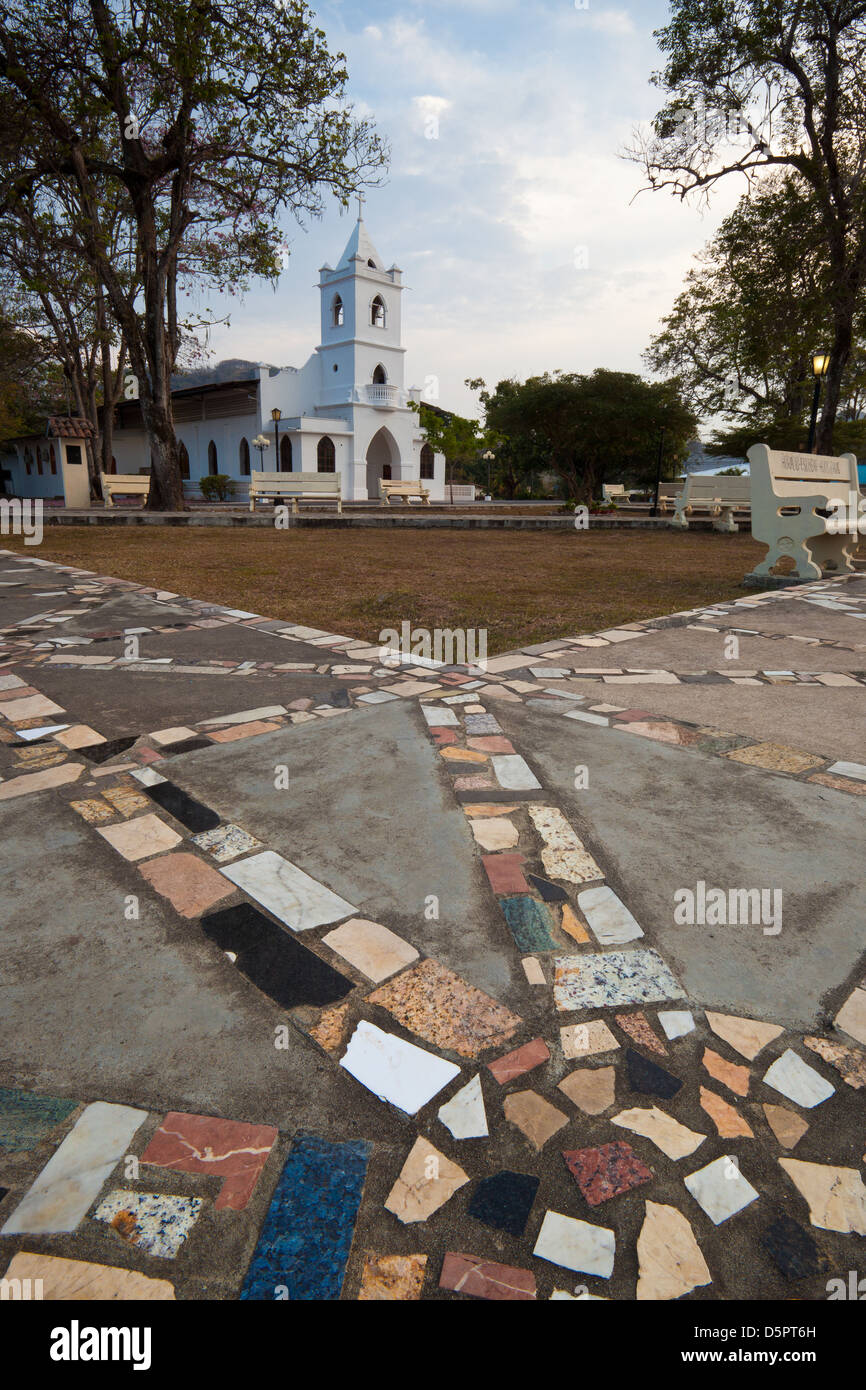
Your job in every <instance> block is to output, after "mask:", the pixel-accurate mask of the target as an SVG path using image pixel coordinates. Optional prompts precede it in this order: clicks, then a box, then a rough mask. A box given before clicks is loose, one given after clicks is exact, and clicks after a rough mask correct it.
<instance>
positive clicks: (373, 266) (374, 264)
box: [367, 260, 376, 270]
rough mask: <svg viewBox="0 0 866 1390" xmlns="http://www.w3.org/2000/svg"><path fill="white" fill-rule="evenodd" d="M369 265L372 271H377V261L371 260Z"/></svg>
mask: <svg viewBox="0 0 866 1390" xmlns="http://www.w3.org/2000/svg"><path fill="white" fill-rule="evenodd" d="M367 264H368V266H369V267H370V269H371V270H375V269H376V262H375V261H373V260H370V261H368V262H367Z"/></svg>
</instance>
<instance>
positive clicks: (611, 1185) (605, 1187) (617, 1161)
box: [562, 1140, 654, 1207]
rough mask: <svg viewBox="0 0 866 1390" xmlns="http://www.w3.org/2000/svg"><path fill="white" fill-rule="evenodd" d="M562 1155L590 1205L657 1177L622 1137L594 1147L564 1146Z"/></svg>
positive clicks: (594, 1205)
mask: <svg viewBox="0 0 866 1390" xmlns="http://www.w3.org/2000/svg"><path fill="white" fill-rule="evenodd" d="M562 1156H563V1158H564V1159H565V1166H566V1167H567V1168H568V1170H569V1172H570V1173H571V1174H572V1176H573V1177H574V1180H575V1182H576V1183H577V1185H578V1187H579V1188H580V1190H581V1192H582V1194H583V1196H584V1199H585V1200H586V1201H587V1202H588V1203H589V1205H590V1206H591V1207H598V1206H601V1204H602V1203H603V1202H609V1201H611V1200H612V1199H613V1198H614V1197H621V1196H622V1194H623V1193H624V1192H630V1191H631V1190H632V1188H634V1187H641V1186H642V1185H643V1184H644V1183H647V1182H651V1181H652V1179H653V1176H654V1175H653V1171H652V1169H651V1168H648V1167H647V1165H646V1164H645V1163H644V1162H643V1160H642V1159H641V1158H639V1157H638V1155H637V1154H636V1153H635V1151H634V1149H633V1148H632V1146H631V1144H626V1143H625V1142H624V1141H622V1140H619V1141H617V1142H616V1143H613V1144H599V1145H598V1147H597V1148H591V1149H564V1150H563V1154H562Z"/></svg>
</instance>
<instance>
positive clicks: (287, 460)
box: [280, 434, 292, 473]
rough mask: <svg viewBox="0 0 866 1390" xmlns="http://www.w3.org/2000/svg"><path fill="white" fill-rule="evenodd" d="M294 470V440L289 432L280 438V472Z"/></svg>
mask: <svg viewBox="0 0 866 1390" xmlns="http://www.w3.org/2000/svg"><path fill="white" fill-rule="evenodd" d="M291 471H292V441H291V439H289V436H288V435H287V434H284V435H283V437H282V439H281V440H280V472H281V473H291Z"/></svg>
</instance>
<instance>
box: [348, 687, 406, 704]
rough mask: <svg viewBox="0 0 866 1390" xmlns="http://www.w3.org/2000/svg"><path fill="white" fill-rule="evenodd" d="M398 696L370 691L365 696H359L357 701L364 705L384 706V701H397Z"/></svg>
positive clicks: (380, 691)
mask: <svg viewBox="0 0 866 1390" xmlns="http://www.w3.org/2000/svg"><path fill="white" fill-rule="evenodd" d="M399 698H400V696H399V695H389V694H388V692H387V690H371V691H370V692H369V694H367V695H359V696H358V700H359V701H360V703H361V704H364V705H384V704H385V702H386V700H399Z"/></svg>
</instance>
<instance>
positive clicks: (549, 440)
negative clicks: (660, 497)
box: [485, 367, 697, 503]
mask: <svg viewBox="0 0 866 1390" xmlns="http://www.w3.org/2000/svg"><path fill="white" fill-rule="evenodd" d="M485 408H486V423H487V427H488V429H490V430H492V431H493V432H495V433H496V434H498V435H502V436H504V437H505V438H507V439H509V440H510V441H512V443H513V444H515V445H517V446H519V445H521V444H524V445H525V448H526V450H527V453H528V455H529V456H530V457H532V458H533V460H534V461H537V460H542V459H543V465H542V466H543V467H544V468H545V469H546V470H548V471H550V472H553V473H555V474H556V475H557V476H558V477H559V478H560V479H561V481H562V484H563V487H564V490H565V494H566V496H567V497H569V498H572V499H574V500H575V501H577V502H585V503H589V502H591V501H593V500H594V499H595V498H597V497H599V496H600V495H601V490H602V486H603V484H604V483H605V482H606V481H614V480H615V481H616V482H628V483H633V484H639V483H648V482H650V481H651V480H653V479H654V478H655V469H656V457H657V452H658V445H659V438H660V435H661V432H662V430H664V431H665V439H666V446H665V459H666V461H667V464H668V467H669V468H672V467H675V466H676V465H678V464H679V463H680V462H682V460H683V459H684V458H685V456H686V453H687V446H688V443H689V440H691V439H692V438H693V437H694V434H695V430H696V428H697V419H696V417H695V415H694V412H693V411H692V410H691V409H689V407H688V406H687V405H686V404H685V402H684V401H683V400H682V398H681V395H680V391H679V386H678V383H677V382H676V381H662V382H646V381H644V380H643V379H642V378H641V377H639V376H637V375H636V374H633V373H630V372H612V371H607V370H605V369H604V368H601V367H599V368H597V369H596V370H595V371H594V372H593V373H592V375H591V376H581V375H579V374H577V373H562V372H554V373H552V374H550V373H547V372H545V374H544V375H543V376H538V377H530V378H529V379H528V380H527V381H525V382H523V383H522V384H521V383H520V382H515V381H508V382H500V383H499V385H498V386H497V388H496V391H495V392H493V393H492V394H488V396H487V399H486V401H485Z"/></svg>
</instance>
